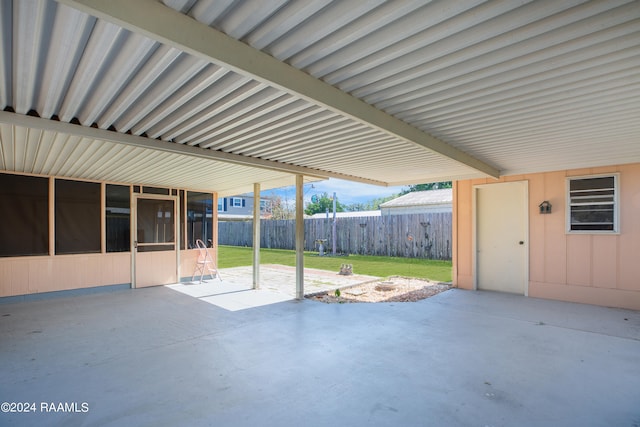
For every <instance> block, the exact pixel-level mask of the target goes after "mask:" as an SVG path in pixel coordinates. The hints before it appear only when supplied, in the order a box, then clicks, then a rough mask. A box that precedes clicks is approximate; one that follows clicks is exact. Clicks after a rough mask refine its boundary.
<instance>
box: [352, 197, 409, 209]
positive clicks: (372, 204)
mask: <svg viewBox="0 0 640 427" xmlns="http://www.w3.org/2000/svg"><path fill="white" fill-rule="evenodd" d="M396 197H398V195H397V194H393V195H391V196H387V197H378V198H376V199H372V200H369V201H368V202H365V203H352V204H350V205H347V206H345V209H346V210H347V211H349V212H360V211H375V210H378V209H380V205H381V204H383V203H384V202H388V201H389V200H393V199H395V198H396Z"/></svg>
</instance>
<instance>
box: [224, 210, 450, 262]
mask: <svg viewBox="0 0 640 427" xmlns="http://www.w3.org/2000/svg"><path fill="white" fill-rule="evenodd" d="M332 222H333V219H332V218H329V219H324V218H322V219H315V218H314V219H305V220H304V241H305V250H307V251H317V250H318V245H317V244H316V240H317V239H326V243H325V252H327V253H331V252H332V241H333V239H332ZM260 234H261V239H260V246H261V247H263V248H273V249H295V220H261V221H260ZM218 242H219V243H220V244H221V245H230V246H253V222H252V221H243V222H236V221H228V222H219V223H218ZM336 252H337V253H343V254H359V255H381V256H397V257H406V258H426V259H443V260H450V259H451V213H424V214H407V215H385V216H379V217H352V218H337V219H336Z"/></svg>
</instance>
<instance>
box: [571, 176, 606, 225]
mask: <svg viewBox="0 0 640 427" xmlns="http://www.w3.org/2000/svg"><path fill="white" fill-rule="evenodd" d="M567 186H568V191H567V193H568V198H569V200H568V203H567V206H568V207H569V209H568V210H567V230H568V231H569V232H577V233H592V232H595V233H602V232H605V233H606V232H608V233H616V232H618V210H619V209H618V176H617V175H606V176H589V177H576V178H569V179H568V182H567Z"/></svg>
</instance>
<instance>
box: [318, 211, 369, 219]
mask: <svg viewBox="0 0 640 427" xmlns="http://www.w3.org/2000/svg"><path fill="white" fill-rule="evenodd" d="M365 216H380V211H379V210H378V211H355V212H336V218H358V217H365ZM326 217H327V214H326V213H317V214H313V215H311V218H326ZM331 218H333V213H331V212H329V219H331Z"/></svg>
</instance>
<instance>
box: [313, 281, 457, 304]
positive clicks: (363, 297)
mask: <svg viewBox="0 0 640 427" xmlns="http://www.w3.org/2000/svg"><path fill="white" fill-rule="evenodd" d="M448 289H451V285H449V284H447V283H441V282H431V281H429V280H423V279H415V278H407V277H398V276H394V277H390V278H388V279H386V280H381V281H377V282H369V283H363V284H361V285H357V286H351V287H348V288H343V289H340V290H339V292H338V293H336V291H335V290H332V291H328V292H322V293H317V294H313V295H308V296H307V298H309V299H312V300H314V301H320V302H325V303H355V302H415V301H419V300H422V299H425V298H429V297H431V296H433V295H436V294H439V293H440V292H444V291H446V290H448Z"/></svg>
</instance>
